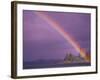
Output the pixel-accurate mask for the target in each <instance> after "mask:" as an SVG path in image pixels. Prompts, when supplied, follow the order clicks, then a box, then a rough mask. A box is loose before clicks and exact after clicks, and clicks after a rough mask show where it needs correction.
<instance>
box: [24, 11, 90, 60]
mask: <svg viewBox="0 0 100 80" xmlns="http://www.w3.org/2000/svg"><path fill="white" fill-rule="evenodd" d="M35 12H36V11H33V10H24V11H23V25H24V26H23V28H24V30H23V33H24V35H23V39H24V41H23V54H24V56H23V57H24V61H34V60H38V59H63V58H64V57H65V55H66V53H67V52H71V53H73V54H75V55H78V54H79V53H77V51H76V50H75V49H74V48H73V47H72V45H71V44H70V43H69V42H68V41H66V40H65V39H64V38H63V36H61V35H60V34H59V33H58V32H57V31H56V30H55V29H53V28H52V26H51V25H50V24H48V22H47V21H45V20H44V19H42V18H41V17H40V16H38V15H37V14H36V13H35ZM42 13H43V14H45V15H48V16H49V17H50V18H52V19H53V20H54V21H55V22H57V23H59V24H60V25H61V27H62V29H63V30H64V31H66V32H67V33H69V34H70V35H71V36H72V37H73V38H74V39H75V41H76V42H78V44H79V45H80V46H81V48H85V50H86V52H87V53H90V26H91V25H90V20H91V19H90V18H91V15H90V14H87V13H71V12H66V13H63V12H42Z"/></svg>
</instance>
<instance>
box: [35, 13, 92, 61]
mask: <svg viewBox="0 0 100 80" xmlns="http://www.w3.org/2000/svg"><path fill="white" fill-rule="evenodd" d="M35 14H36V15H38V16H39V17H41V18H42V19H44V20H45V21H46V22H48V24H50V25H51V26H52V28H53V29H55V30H56V31H57V32H59V34H60V35H61V36H63V37H64V39H65V40H66V41H68V42H69V43H70V44H71V45H72V46H73V47H74V48H75V50H76V51H77V52H78V53H80V55H81V57H83V58H84V60H85V61H90V58H89V57H87V54H86V52H85V50H84V49H82V48H81V47H80V45H79V44H78V43H77V42H76V41H75V39H74V38H73V37H72V36H71V35H70V34H69V33H67V32H65V31H64V30H63V29H62V28H61V25H60V24H59V23H57V22H55V21H54V20H53V19H52V18H51V17H49V16H48V15H46V14H44V13H43V12H35Z"/></svg>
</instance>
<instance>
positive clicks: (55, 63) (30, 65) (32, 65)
mask: <svg viewBox="0 0 100 80" xmlns="http://www.w3.org/2000/svg"><path fill="white" fill-rule="evenodd" d="M90 65H91V64H90V63H86V62H84V63H67V64H64V63H63V61H61V60H38V61H33V62H24V64H23V69H36V68H56V67H75V66H80V67H81V66H90Z"/></svg>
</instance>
